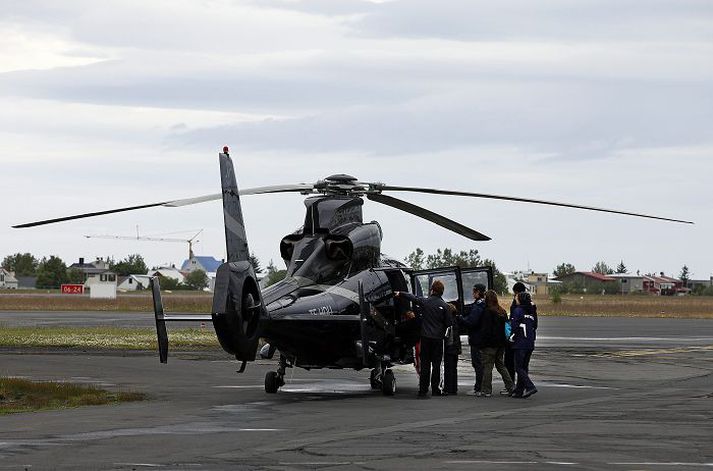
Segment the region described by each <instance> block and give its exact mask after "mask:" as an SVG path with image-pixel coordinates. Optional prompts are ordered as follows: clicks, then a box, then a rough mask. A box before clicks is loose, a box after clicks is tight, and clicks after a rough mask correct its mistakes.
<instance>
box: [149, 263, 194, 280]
mask: <svg viewBox="0 0 713 471" xmlns="http://www.w3.org/2000/svg"><path fill="white" fill-rule="evenodd" d="M147 275H148V276H158V277H166V278H172V279H174V280H176V281H178V282H179V283H185V282H186V276H185V275H184V274H183V273H182V272H181V271H180V270H179V269H177V268H176V267H175V266H170V267H159V268H156V269H153V270H149V272H148V273H147Z"/></svg>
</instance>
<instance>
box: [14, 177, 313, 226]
mask: <svg viewBox="0 0 713 471" xmlns="http://www.w3.org/2000/svg"><path fill="white" fill-rule="evenodd" d="M312 188H313V185H308V184H298V185H272V186H260V187H255V188H246V189H244V190H240V194H241V195H260V194H267V193H283V192H309V191H311V190H312ZM222 197H223V195H222V194H221V193H215V194H212V195H203V196H197V197H195V198H184V199H178V200H170V201H161V202H159V203H149V204H141V205H138V206H127V207H125V208H116V209H108V210H105V211H95V212H91V213H82V214H75V215H72V216H64V217H59V218H53V219H44V220H42V221H34V222H28V223H24V224H18V225H16V226H12V227H13V229H22V228H26V227H35V226H44V225H45V224H54V223H56V222H64V221H72V220H74V219H84V218H90V217H95V216H103V215H105V214H114V213H122V212H126V211H134V210H137V209H144V208H154V207H157V206H165V207H169V208H177V207H180V206H188V205H192V204H198V203H204V202H206V201H213V200H219V199H221V198H222Z"/></svg>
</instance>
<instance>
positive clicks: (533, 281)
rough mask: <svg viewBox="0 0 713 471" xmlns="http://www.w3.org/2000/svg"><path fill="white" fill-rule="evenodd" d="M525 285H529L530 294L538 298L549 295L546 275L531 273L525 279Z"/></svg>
mask: <svg viewBox="0 0 713 471" xmlns="http://www.w3.org/2000/svg"><path fill="white" fill-rule="evenodd" d="M526 281H527V284H528V285H530V293H531V294H532V295H533V296H535V295H538V294H539V295H540V296H548V295H549V285H548V278H547V273H535V272H531V273H530V274H529V275H527V278H526Z"/></svg>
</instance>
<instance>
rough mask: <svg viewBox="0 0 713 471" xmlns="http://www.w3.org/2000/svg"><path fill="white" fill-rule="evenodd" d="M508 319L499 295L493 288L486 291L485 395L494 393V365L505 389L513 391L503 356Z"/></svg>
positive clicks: (484, 312)
mask: <svg viewBox="0 0 713 471" xmlns="http://www.w3.org/2000/svg"><path fill="white" fill-rule="evenodd" d="M507 321H508V315H507V312H505V309H503V308H502V307H501V306H500V303H499V302H498V295H497V293H496V292H495V291H493V290H488V291H486V292H485V310H484V311H483V318H482V321H481V325H482V328H481V330H482V337H481V344H480V345H481V347H480V358H481V359H482V361H483V385H482V389H481V392H482V393H483V396H484V397H490V396H491V395H492V393H493V365H495V368H496V369H497V370H498V373H500V376H501V377H502V378H503V383H505V390H506V391H508V392H512V391H513V389H514V386H515V385H514V384H513V381H512V378H511V377H510V373H508V370H507V369H506V368H505V363H504V361H503V356H504V355H505V344H506V343H507V339H506V338H505V323H506V322H507Z"/></svg>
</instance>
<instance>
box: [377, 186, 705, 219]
mask: <svg viewBox="0 0 713 471" xmlns="http://www.w3.org/2000/svg"><path fill="white" fill-rule="evenodd" d="M376 189H377V190H382V191H413V192H416V193H430V194H434V195H452V196H470V197H473V198H485V199H492V200H504V201H516V202H519V203H534V204H544V205H548V206H561V207H565V208H575V209H584V210H587V211H599V212H602V213H614V214H623V215H625V216H636V217H640V218H648V219H658V220H660V221H669V222H680V223H683V224H694V223H693V222H692V221H684V220H681V219H672V218H666V217H661V216H652V215H650V214H641V213H632V212H629V211H620V210H617V209H605V208H595V207H594V206H584V205H579V204H570V203H561V202H557V201H545V200H536V199H532V198H520V197H517V196H504V195H491V194H487V193H469V192H466V191H454V190H438V189H435V188H419V187H408V186H392V185H378V186H376Z"/></svg>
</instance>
